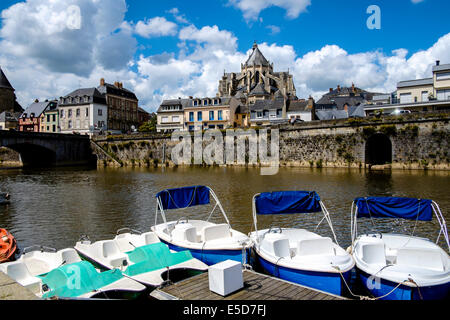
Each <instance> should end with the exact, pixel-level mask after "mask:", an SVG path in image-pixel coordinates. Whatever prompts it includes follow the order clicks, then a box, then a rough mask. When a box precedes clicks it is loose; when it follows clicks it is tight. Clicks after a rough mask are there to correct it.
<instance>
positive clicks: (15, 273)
mask: <svg viewBox="0 0 450 320" xmlns="http://www.w3.org/2000/svg"><path fill="white" fill-rule="evenodd" d="M6 274H7V275H8V276H9V277H10V278H12V279H14V280H15V281H16V282H18V283H20V284H21V285H22V286H24V287H26V288H27V289H29V290H31V291H32V292H33V293H35V294H36V293H39V292H40V289H41V280H40V279H39V278H36V277H33V276H32V275H31V273H30V272H29V271H28V269H27V266H26V265H25V264H24V263H23V262H20V261H16V262H10V263H8V265H7V267H6Z"/></svg>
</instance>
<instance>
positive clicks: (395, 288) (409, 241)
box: [351, 197, 450, 300]
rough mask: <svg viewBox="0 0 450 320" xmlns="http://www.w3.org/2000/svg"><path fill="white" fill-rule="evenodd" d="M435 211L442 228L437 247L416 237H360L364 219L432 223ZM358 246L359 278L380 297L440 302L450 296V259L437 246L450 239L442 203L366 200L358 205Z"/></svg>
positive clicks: (355, 207) (354, 208)
mask: <svg viewBox="0 0 450 320" xmlns="http://www.w3.org/2000/svg"><path fill="white" fill-rule="evenodd" d="M433 212H434V214H435V216H436V218H437V220H438V222H439V224H440V232H439V236H438V239H437V240H436V243H433V242H432V241H430V240H429V239H425V238H420V237H416V236H414V234H413V233H414V231H413V233H412V234H411V235H406V234H395V233H380V232H369V233H367V234H362V235H359V236H358V228H357V221H358V219H359V218H370V219H371V220H372V225H373V226H375V227H376V224H375V222H374V219H377V218H392V219H406V220H413V221H415V226H414V230H415V227H416V225H417V222H418V221H431V219H432V216H433ZM351 217H352V230H351V232H352V246H351V251H352V253H353V257H354V258H355V261H356V270H357V274H358V278H359V279H360V281H361V282H362V285H363V286H364V287H365V288H366V289H367V290H368V292H369V293H370V294H371V295H372V296H373V297H375V298H376V299H386V300H436V299H445V298H448V297H449V294H450V258H449V255H448V254H447V253H446V251H444V250H443V249H442V248H441V247H439V246H438V245H437V243H438V241H439V238H440V236H441V235H443V236H444V238H445V241H446V244H447V247H448V250H450V244H449V237H448V232H447V227H446V223H445V220H444V217H443V215H442V213H441V211H440V209H439V206H438V205H437V203H435V202H434V201H432V200H428V199H414V198H395V197H365V198H356V199H355V200H354V202H353V204H352V212H351Z"/></svg>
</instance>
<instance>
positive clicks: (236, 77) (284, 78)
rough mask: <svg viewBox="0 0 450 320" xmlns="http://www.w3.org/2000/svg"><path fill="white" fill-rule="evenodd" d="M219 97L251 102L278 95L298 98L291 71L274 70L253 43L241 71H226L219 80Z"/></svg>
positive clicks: (271, 64) (286, 97)
mask: <svg viewBox="0 0 450 320" xmlns="http://www.w3.org/2000/svg"><path fill="white" fill-rule="evenodd" d="M218 96H219V97H235V98H237V99H242V98H246V99H248V103H249V104H253V103H255V101H256V100H268V99H273V98H274V97H276V96H279V97H281V96H282V97H284V98H285V99H296V91H295V86H294V81H293V77H292V75H291V74H289V72H274V70H273V63H270V62H269V61H268V60H267V59H266V58H265V57H264V55H263V54H262V53H261V51H260V50H259V48H258V45H257V44H256V43H254V44H253V52H252V53H251V54H250V56H249V58H248V59H247V61H246V62H245V63H244V64H241V72H240V73H234V72H231V73H225V74H224V76H223V77H222V79H221V80H220V81H219V90H218Z"/></svg>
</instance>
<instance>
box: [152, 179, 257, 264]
mask: <svg viewBox="0 0 450 320" xmlns="http://www.w3.org/2000/svg"><path fill="white" fill-rule="evenodd" d="M210 197H212V198H213V199H214V200H215V206H214V208H213V209H212V211H211V213H210V214H209V218H208V219H207V220H206V221H203V220H188V219H187V218H180V219H178V220H177V221H169V222H167V219H166V213H165V210H172V209H184V208H188V207H194V206H200V205H207V204H209V203H210ZM156 200H157V205H156V206H157V207H156V217H155V225H154V226H153V227H152V231H154V232H155V233H156V234H157V235H158V237H159V238H160V239H161V241H162V242H164V243H166V244H167V245H168V246H169V247H170V249H172V250H175V251H181V250H189V251H190V252H191V254H192V256H194V257H195V258H197V259H199V260H200V261H203V262H204V263H206V264H207V265H213V264H216V263H219V262H222V261H225V260H235V261H238V262H241V263H242V264H246V261H247V254H248V252H249V250H248V248H247V246H248V245H249V244H250V239H249V238H248V237H247V236H246V235H245V234H243V233H242V232H239V231H236V230H234V229H232V228H231V225H230V222H229V220H228V217H227V215H226V214H225V211H224V210H223V208H222V205H221V203H220V201H219V199H218V198H217V196H216V195H215V193H214V191H213V190H212V189H211V188H209V187H205V186H192V187H183V188H175V189H167V190H163V191H161V192H159V193H158V194H157V195H156ZM217 207H218V208H219V210H220V212H221V213H222V216H223V218H224V219H225V223H222V224H216V223H212V222H210V221H209V219H210V218H211V216H212V214H213V213H214V211H215V209H216V208H217ZM158 213H160V214H161V217H162V219H163V223H161V224H157V218H158Z"/></svg>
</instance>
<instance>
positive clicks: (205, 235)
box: [200, 223, 231, 241]
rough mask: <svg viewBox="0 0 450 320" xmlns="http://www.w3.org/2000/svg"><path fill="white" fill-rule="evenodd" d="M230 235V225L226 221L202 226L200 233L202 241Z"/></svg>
mask: <svg viewBox="0 0 450 320" xmlns="http://www.w3.org/2000/svg"><path fill="white" fill-rule="evenodd" d="M230 237H231V232H230V227H229V226H228V224H226V223H222V224H216V225H212V226H207V227H204V228H203V229H202V231H201V235H200V238H201V240H202V241H212V240H217V239H223V238H230Z"/></svg>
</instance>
